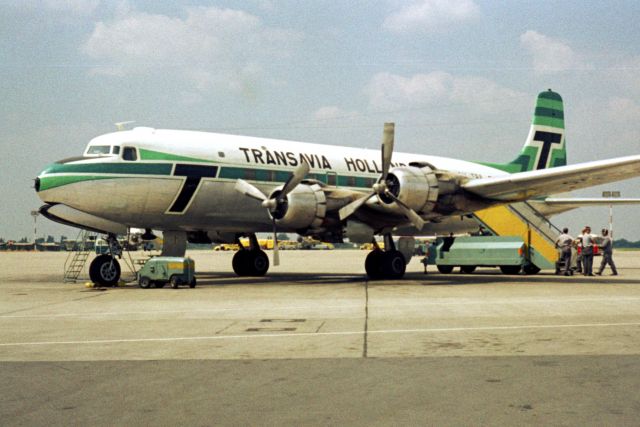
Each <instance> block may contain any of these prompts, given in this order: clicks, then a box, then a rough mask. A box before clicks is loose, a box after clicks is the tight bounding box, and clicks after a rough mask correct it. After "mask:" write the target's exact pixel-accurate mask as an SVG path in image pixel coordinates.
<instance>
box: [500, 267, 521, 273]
mask: <svg viewBox="0 0 640 427" xmlns="http://www.w3.org/2000/svg"><path fill="white" fill-rule="evenodd" d="M520 268H521V267H520V266H519V265H501V266H500V271H502V273H504V274H518V273H520Z"/></svg>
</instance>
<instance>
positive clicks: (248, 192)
mask: <svg viewBox="0 0 640 427" xmlns="http://www.w3.org/2000/svg"><path fill="white" fill-rule="evenodd" d="M308 173H309V165H308V164H307V163H306V162H301V163H300V165H298V167H297V168H296V169H295V170H294V171H293V173H292V174H291V176H290V177H289V179H288V180H287V182H285V183H284V185H283V186H282V189H281V190H280V191H276V192H274V193H273V194H272V197H267V196H266V195H265V194H264V193H263V192H262V191H260V189H258V188H257V187H256V186H254V185H252V184H250V183H248V182H247V181H245V180H243V179H238V180H237V181H236V186H235V189H236V191H238V192H240V193H242V194H244V195H245V196H248V197H251V198H253V199H256V200H259V201H261V202H262V206H263V207H264V208H266V209H267V210H268V211H269V214H270V215H271V218H272V220H273V265H280V253H279V250H278V235H277V232H278V230H277V224H276V221H277V220H278V219H279V218H281V217H282V216H283V215H284V213H285V212H286V207H287V194H289V193H290V192H291V191H293V189H294V188H296V187H297V186H298V184H300V182H302V180H303V179H304V177H305V176H307V174H308Z"/></svg>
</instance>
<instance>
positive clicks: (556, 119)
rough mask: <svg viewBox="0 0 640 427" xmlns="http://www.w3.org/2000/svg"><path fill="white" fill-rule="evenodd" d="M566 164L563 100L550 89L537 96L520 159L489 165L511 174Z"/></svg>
mask: <svg viewBox="0 0 640 427" xmlns="http://www.w3.org/2000/svg"><path fill="white" fill-rule="evenodd" d="M566 164H567V151H566V141H565V138H564V109H563V107H562V97H560V95H559V94H558V93H556V92H553V91H552V90H551V89H549V90H548V91H546V92H540V94H538V99H537V100H536V109H535V112H534V113H533V121H532V122H531V128H530V130H529V135H528V136H527V140H526V142H525V143H524V147H522V150H521V151H520V154H519V155H518V157H516V158H515V159H514V160H512V161H511V162H509V163H487V165H488V166H492V167H495V168H497V169H502V170H504V171H506V172H510V173H515V172H524V171H530V170H535V169H545V168H553V167H556V166H564V165H566Z"/></svg>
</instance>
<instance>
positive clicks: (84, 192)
mask: <svg viewBox="0 0 640 427" xmlns="http://www.w3.org/2000/svg"><path fill="white" fill-rule="evenodd" d="M393 142H394V125H393V123H387V124H385V126H384V132H383V141H382V150H381V151H382V153H379V152H377V151H375V150H369V149H359V148H349V147H339V146H328V145H319V144H308V143H302V142H293V141H282V140H274V139H264V138H254V137H245V136H233V135H222V134H215V133H205V132H189V131H177V130H160V129H151V128H140V127H138V128H135V129H133V130H128V131H120V132H115V133H109V134H106V135H102V136H98V137H96V138H94V139H92V140H91V141H90V142H89V144H88V146H87V148H86V150H85V152H84V155H83V156H82V157H76V158H70V159H65V160H61V161H58V162H56V163H54V164H51V165H49V166H48V167H47V168H46V169H44V170H43V171H42V172H41V173H40V175H39V176H38V178H37V179H36V185H35V188H36V191H37V192H38V196H39V197H40V198H41V199H42V200H43V201H44V202H45V203H46V204H45V205H44V206H42V207H41V208H40V212H41V213H42V214H43V215H45V216H46V217H47V218H49V219H51V220H54V221H58V222H61V223H64V224H68V225H72V226H75V227H79V228H83V229H87V230H93V231H98V232H101V233H104V234H107V235H108V236H109V240H110V241H111V242H112V243H113V244H115V243H114V242H117V241H116V240H115V235H117V234H124V233H126V232H127V229H128V228H130V227H136V228H144V229H147V230H148V233H146V234H148V235H150V234H151V232H150V230H152V229H154V230H162V231H163V234H164V249H163V254H166V255H174V256H183V255H184V253H185V249H186V242H187V241H190V242H200V243H204V242H212V241H214V242H239V239H240V237H242V236H248V237H249V241H250V245H249V246H248V247H242V248H241V250H239V251H238V252H237V253H236V254H235V256H234V258H233V268H234V271H235V272H236V273H237V274H238V275H241V276H258V275H263V274H265V273H266V272H267V270H268V268H269V259H268V257H267V256H266V254H265V253H264V252H263V251H262V250H260V248H259V245H258V243H257V239H256V235H255V233H257V232H268V231H273V232H274V234H275V231H276V229H277V230H278V231H282V232H296V233H299V234H301V235H306V236H314V237H316V238H319V239H321V240H324V241H332V242H337V241H342V239H343V238H349V240H350V241H352V242H371V241H373V240H374V236H376V235H382V236H384V238H385V246H384V250H380V249H376V250H374V251H372V252H370V253H369V254H368V256H367V258H366V262H365V268H366V271H367V274H368V275H369V276H370V277H371V278H401V277H402V276H403V275H404V271H405V267H406V262H405V258H404V257H403V255H402V254H401V253H400V252H399V251H398V250H397V249H396V248H395V247H394V245H393V240H392V239H391V236H392V234H396V235H433V234H435V233H449V232H458V231H461V230H469V229H470V228H472V229H477V226H478V225H477V223H476V222H475V221H473V220H472V219H469V218H468V217H469V216H470V215H469V214H471V213H473V212H474V211H477V210H480V209H484V208H487V207H490V206H493V205H497V204H509V203H515V202H521V201H525V200H529V199H544V197H546V196H548V195H552V194H558V193H564V192H568V191H571V190H575V189H580V188H585V187H590V186H594V185H599V184H604V183H609V182H613V181H619V180H623V179H627V178H632V177H636V176H638V175H640V155H633V156H627V157H620V158H615V159H609V160H599V161H593V162H588V163H581V164H575V165H567V161H566V141H565V137H564V112H563V105H562V98H561V97H560V95H558V94H557V93H555V92H552V91H551V90H549V91H547V92H542V93H540V94H539V95H538V98H537V102H536V107H535V113H534V116H533V121H532V124H531V128H530V131H529V134H528V137H527V139H526V142H525V145H524V147H523V149H522V150H521V152H520V154H519V155H518V156H517V157H516V159H515V160H513V161H511V162H509V163H505V164H497V163H479V162H468V161H463V160H456V159H450V158H444V157H436V156H427V155H421V154H408V153H393ZM241 246H242V245H241ZM273 261H274V264H276V265H277V263H278V252H277V244H275V245H274V260H273ZM90 275H91V278H92V280H94V281H95V282H97V283H100V284H113V283H115V282H116V281H117V280H119V277H120V267H119V265H118V261H117V260H116V259H115V257H114V256H113V255H111V256H109V255H104V256H99V257H97V258H96V259H95V260H94V261H93V262H92V264H91V266H90Z"/></svg>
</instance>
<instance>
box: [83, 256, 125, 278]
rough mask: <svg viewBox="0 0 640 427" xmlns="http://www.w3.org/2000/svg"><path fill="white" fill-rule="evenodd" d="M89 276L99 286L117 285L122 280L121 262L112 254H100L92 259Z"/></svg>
mask: <svg viewBox="0 0 640 427" xmlns="http://www.w3.org/2000/svg"><path fill="white" fill-rule="evenodd" d="M89 277H90V278H91V281H92V282H93V283H96V284H97V285H99V286H115V285H116V284H117V283H118V280H120V263H119V262H118V260H117V259H115V258H113V257H112V256H110V255H99V256H97V257H96V258H95V259H94V260H93V261H91V265H90V266H89Z"/></svg>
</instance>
